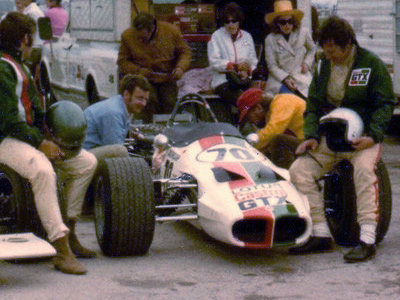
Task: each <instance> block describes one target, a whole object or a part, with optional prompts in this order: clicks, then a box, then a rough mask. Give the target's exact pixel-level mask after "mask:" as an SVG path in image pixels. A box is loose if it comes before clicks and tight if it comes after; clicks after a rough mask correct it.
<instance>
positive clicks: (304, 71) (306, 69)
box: [301, 63, 310, 74]
mask: <svg viewBox="0 0 400 300" xmlns="http://www.w3.org/2000/svg"><path fill="white" fill-rule="evenodd" d="M308 71H310V68H309V67H308V65H307V64H306V63H302V64H301V73H303V74H305V73H307V72H308Z"/></svg>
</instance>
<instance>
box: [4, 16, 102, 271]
mask: <svg viewBox="0 0 400 300" xmlns="http://www.w3.org/2000/svg"><path fill="white" fill-rule="evenodd" d="M35 30H36V26H35V21H33V20H32V19H31V18H30V17H28V16H26V15H23V14H21V13H18V12H10V13H8V14H7V15H6V16H5V17H4V18H3V20H2V21H1V22H0V56H1V60H0V83H1V84H0V95H1V101H0V163H3V164H6V165H8V166H9V167H10V168H12V169H13V170H15V171H16V172H17V173H18V174H19V175H20V176H22V177H24V178H26V179H27V180H28V181H29V182H30V184H31V186H32V191H33V195H34V201H35V205H36V208H37V211H38V214H39V218H40V220H41V222H42V225H43V227H44V229H45V230H46V233H47V236H48V239H49V241H50V242H51V244H52V245H53V246H54V248H55V249H56V251H57V254H56V256H55V258H54V260H53V262H54V267H55V269H57V270H59V271H61V272H63V273H68V274H85V273H86V271H87V270H86V267H85V266H84V265H83V264H82V263H81V262H79V261H78V260H77V259H76V257H75V256H74V254H73V252H72V251H71V248H72V250H73V251H74V252H75V253H76V254H77V255H81V254H83V255H84V256H89V254H88V253H90V251H88V252H86V251H85V249H83V247H80V245H79V242H78V241H77V239H76V236H75V231H74V229H75V228H74V227H75V222H76V217H77V215H78V213H79V212H80V208H81V206H82V203H83V197H84V194H85V192H86V189H87V186H88V185H89V183H90V181H91V179H92V176H93V174H94V172H95V169H96V166H97V161H96V158H95V157H94V155H92V154H90V153H89V152H87V151H84V150H82V151H81V150H80V146H78V145H79V143H81V142H82V141H81V139H82V140H83V138H82V132H80V133H79V134H78V138H77V140H75V142H72V145H71V140H73V139H74V135H73V133H74V132H75V129H76V128H80V127H82V126H83V124H81V123H82V119H80V116H79V110H78V109H76V105H75V106H74V105H73V103H72V102H69V104H65V101H64V102H63V103H58V104H57V105H55V106H54V107H52V108H51V109H50V110H49V112H48V115H47V121H48V124H47V125H46V126H43V124H44V122H43V120H44V113H43V112H42V111H41V109H40V107H39V100H38V96H37V93H36V90H35V88H34V85H33V79H32V76H31V74H30V73H29V70H28V69H27V68H26V66H24V64H23V63H22V62H23V60H24V59H27V58H28V57H29V55H30V52H31V50H32V44H33V36H34V33H35ZM71 105H73V106H72V107H71ZM80 112H81V116H83V117H84V115H83V112H82V111H80ZM60 116H67V117H68V120H67V122H70V125H71V127H70V129H71V132H69V131H65V130H67V128H68V126H66V125H67V123H65V122H66V120H65V119H62V118H60V119H58V117H60ZM74 120H77V123H75V121H74ZM57 122H61V123H57ZM74 128H75V129H74ZM60 129H62V130H61V132H62V133H60ZM63 130H64V131H63ZM46 131H47V133H45V132H46ZM69 134H72V135H69ZM67 136H68V138H66V137H67ZM71 137H72V138H71ZM63 147H64V148H63ZM55 171H56V172H57V173H58V174H59V175H60V176H61V178H62V180H65V181H64V182H63V184H64V194H65V196H66V199H67V216H68V220H67V225H68V226H69V227H70V228H68V227H67V226H66V225H65V224H64V222H63V219H62V216H61V212H60V206H59V203H58V196H57V177H56V172H55ZM93 255H94V253H91V254H90V256H93Z"/></svg>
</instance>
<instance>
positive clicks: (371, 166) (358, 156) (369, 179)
mask: <svg viewBox="0 0 400 300" xmlns="http://www.w3.org/2000/svg"><path fill="white" fill-rule="evenodd" d="M381 147H382V146H381V145H380V144H376V145H374V146H373V147H370V148H368V149H365V150H362V151H357V152H356V153H355V154H354V156H353V158H352V159H351V162H352V164H353V166H354V185H355V190H356V196H357V222H358V223H359V224H360V245H358V246H356V247H355V248H353V249H352V250H351V251H350V252H349V253H347V254H346V255H345V256H344V259H345V260H346V261H347V262H358V261H364V260H367V259H370V258H372V257H373V256H374V255H375V242H376V227H377V218H378V200H379V199H378V197H379V191H378V178H377V176H376V174H375V170H376V167H377V164H378V161H379V159H380V156H381Z"/></svg>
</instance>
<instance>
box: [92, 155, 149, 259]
mask: <svg viewBox="0 0 400 300" xmlns="http://www.w3.org/2000/svg"><path fill="white" fill-rule="evenodd" d="M94 187H95V188H94V199H95V208H94V211H95V227H96V235H97V240H98V242H99V245H100V248H101V250H102V251H103V253H104V254H105V255H108V256H126V255H143V254H145V253H146V252H147V251H148V249H149V248H150V245H151V243H152V240H153V235H154V227H155V214H154V210H155V204H154V194H153V190H154V189H153V181H152V177H151V171H150V168H149V166H148V165H147V163H146V162H145V161H144V160H143V159H142V158H133V157H114V158H107V159H105V160H104V161H102V162H100V163H99V167H98V172H97V175H96V177H95V182H94Z"/></svg>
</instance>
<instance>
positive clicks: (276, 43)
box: [265, 0, 316, 98]
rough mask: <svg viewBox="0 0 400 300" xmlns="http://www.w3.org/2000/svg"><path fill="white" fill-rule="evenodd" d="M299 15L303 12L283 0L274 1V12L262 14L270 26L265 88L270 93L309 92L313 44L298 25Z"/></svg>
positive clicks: (308, 33) (266, 51)
mask: <svg viewBox="0 0 400 300" xmlns="http://www.w3.org/2000/svg"><path fill="white" fill-rule="evenodd" d="M302 18H303V12H302V11H301V10H298V9H293V6H292V3H291V2H290V1H286V0H285V1H283V0H279V1H276V2H275V4H274V12H273V13H269V14H267V15H266V17H265V20H266V22H267V24H268V25H270V26H271V27H272V33H271V34H269V35H268V36H267V38H266V39H265V59H266V61H267V64H268V69H269V78H268V81H267V88H266V90H267V92H269V93H271V94H272V95H275V94H277V93H282V92H292V93H295V94H297V95H299V96H302V97H303V98H306V97H307V96H308V87H309V85H310V83H311V77H312V76H311V72H310V70H311V66H312V64H313V62H314V59H315V51H316V45H315V44H314V42H313V39H312V37H311V34H310V32H308V31H307V30H306V29H305V28H302V27H301V26H300V25H301V20H302Z"/></svg>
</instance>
